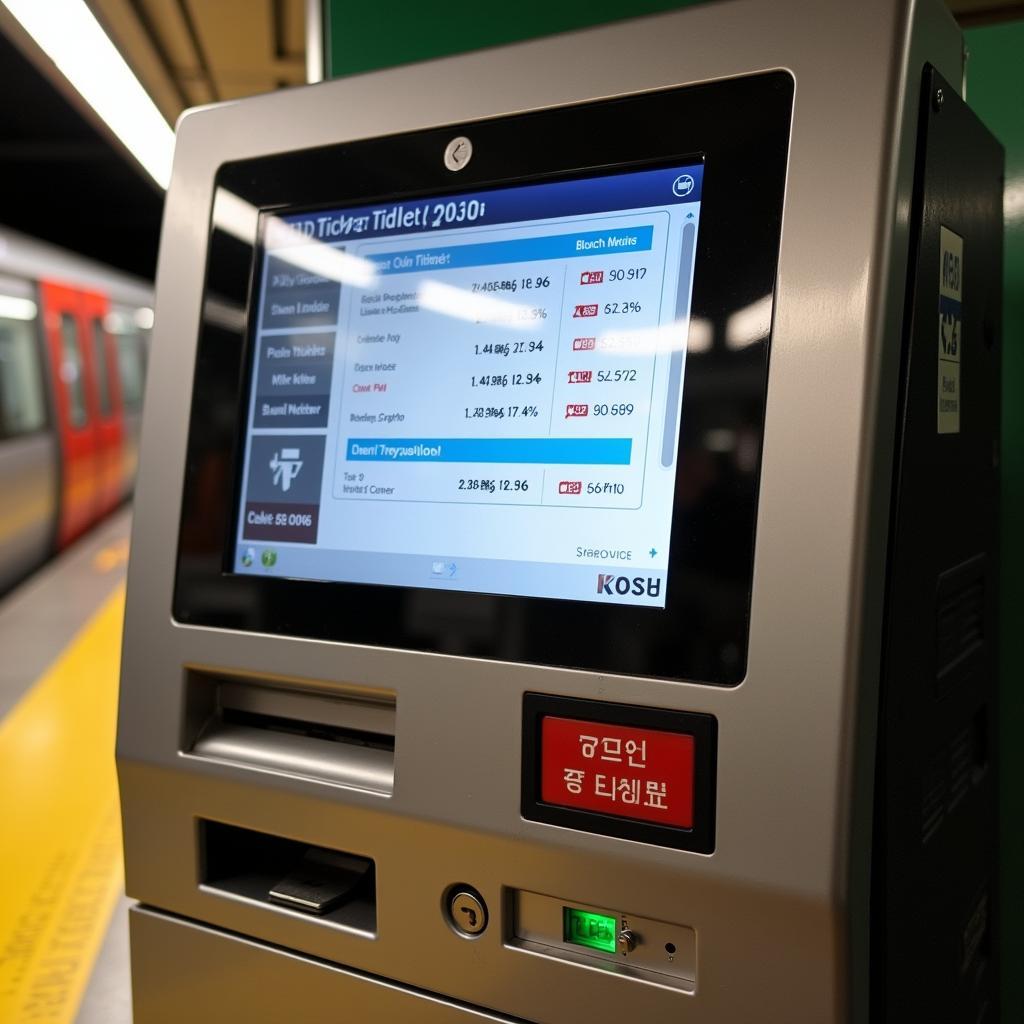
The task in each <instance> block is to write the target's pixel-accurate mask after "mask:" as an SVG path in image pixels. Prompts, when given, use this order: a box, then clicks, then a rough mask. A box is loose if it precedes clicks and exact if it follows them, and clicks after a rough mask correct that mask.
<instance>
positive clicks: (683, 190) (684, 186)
mask: <svg viewBox="0 0 1024 1024" xmlns="http://www.w3.org/2000/svg"><path fill="white" fill-rule="evenodd" d="M693 185H694V181H693V175H692V174H680V175H679V177H678V178H676V180H675V181H673V182H672V194H673V195H675V196H679V198H680V199H682V198H683V196H688V195H689V194H690V193H691V192H692V191H693Z"/></svg>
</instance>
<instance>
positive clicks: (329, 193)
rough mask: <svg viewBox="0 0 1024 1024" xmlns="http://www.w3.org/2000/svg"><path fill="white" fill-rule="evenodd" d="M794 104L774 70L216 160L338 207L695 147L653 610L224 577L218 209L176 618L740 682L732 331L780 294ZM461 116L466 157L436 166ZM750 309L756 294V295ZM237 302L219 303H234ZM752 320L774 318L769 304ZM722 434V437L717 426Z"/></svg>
mask: <svg viewBox="0 0 1024 1024" xmlns="http://www.w3.org/2000/svg"><path fill="white" fill-rule="evenodd" d="M792 100H793V82H792V78H791V77H790V76H789V75H788V74H787V73H785V72H771V73H767V74H761V75H756V76H751V77H748V78H740V79H731V80H728V81H724V82H719V83H712V84H708V85H700V86H689V87H685V88H680V89H673V90H667V91H664V92H658V93H647V94H642V95H638V96H631V97H626V98H621V99H615V100H606V101H601V102H597V103H589V104H584V105H579V106H574V107H565V108H555V109H551V110H546V111H541V112H536V113H530V114H522V115H516V116H513V117H508V118H502V119H495V120H491V121H485V122H480V123H476V124H469V125H452V126H448V127H445V128H440V129H431V130H428V131H421V132H416V133H410V134H407V135H398V136H390V137H384V138H379V139H368V140H360V141H358V142H351V143H344V144H339V145H335V146H328V147H323V148H318V149H313V150H306V151H299V152H291V153H285V154H281V155H277V156H268V157H262V158H258V159H253V160H247V161H242V162H238V163H232V164H225V165H223V166H222V167H221V168H220V170H219V172H218V174H217V179H216V186H217V189H218V190H219V189H224V190H226V191H227V192H228V193H233V194H234V195H236V196H238V197H240V198H241V199H243V200H245V201H246V202H247V203H249V204H251V205H252V206H254V207H256V208H257V209H259V210H261V211H268V210H269V211H289V212H291V211H292V210H296V211H297V210H300V209H303V210H304V209H313V208H339V207H343V206H349V205H363V204H368V203H373V202H380V201H382V200H390V199H401V198H411V197H414V196H423V197H427V196H435V195H443V194H449V193H457V192H467V191H472V190H480V189H485V188H488V187H501V186H503V185H509V184H523V183H525V182H529V181H539V180H551V179H556V178H562V179H565V178H584V177H590V176H593V175H595V174H602V173H605V174H606V173H615V172H618V171H628V170H632V169H636V168H638V167H641V166H645V165H646V166H651V165H655V164H658V165H668V164H685V163H688V162H691V163H692V162H693V161H694V160H695V159H697V160H699V159H701V157H703V161H704V182H703V195H702V199H701V204H702V205H701V215H700V216H701V223H700V229H699V231H698V236H697V254H696V264H695V268H694V287H693V300H692V305H691V315H692V316H693V317H700V318H702V319H705V320H707V321H708V322H709V323H710V324H711V325H712V344H711V345H710V347H709V348H707V350H706V351H702V352H695V351H693V350H692V349H691V351H690V352H689V354H688V355H687V361H686V370H685V375H684V384H683V403H682V418H681V429H680V440H679V456H678V458H677V477H676V498H675V503H674V508H673V519H672V543H671V550H670V556H669V569H668V585H667V590H666V606H665V608H664V609H655V608H644V607H636V606H629V605H618V604H607V605H605V604H599V603H595V602H580V601H568V600H553V599H545V598H527V597H513V596H506V595H493V594H474V593H467V592H457V591H446V592H443V593H439V592H437V591H436V590H427V589H416V588H406V587H392V586H383V585H370V584H354V583H335V582H314V581H309V580H297V579H285V578H280V577H273V576H267V577H261V576H255V575H240V574H233V573H231V572H230V571H228V570H229V568H230V566H231V564H232V556H233V552H234V546H235V539H236V536H237V532H236V524H237V518H236V517H237V513H238V505H239V501H238V499H239V488H240V476H241V472H240V462H241V453H242V452H243V451H244V437H245V426H246V424H245V409H246V407H247V399H248V380H249V371H250V367H249V364H250V362H251V358H250V348H251V341H252V334H253V330H254V324H253V323H252V320H254V316H250V315H249V314H248V313H246V315H245V316H244V317H243V316H239V315H238V314H239V313H240V312H242V311H248V310H250V308H251V307H252V306H253V305H254V301H253V297H252V294H251V292H252V290H253V287H254V285H253V282H254V280H255V278H256V271H257V269H258V267H259V266H260V263H261V260H262V256H261V253H260V251H259V244H258V239H257V237H256V234H257V233H256V231H255V229H254V230H253V237H252V240H251V242H249V243H246V242H242V241H239V240H238V239H237V238H235V237H233V236H231V235H229V234H227V233H226V232H225V231H223V230H221V229H219V228H217V229H215V228H212V227H211V234H210V243H209V249H208V254H207V268H206V279H205V301H204V316H203V321H202V325H201V328H200V333H199V339H198V348H197V358H196V371H195V383H194V390H193V397H192V409H191V416H190V423H189V441H188V456H187V464H186V469H185V480H184V492H183V502H182V519H181V533H180V540H179V548H178V563H177V577H176V583H175V593H174V606H173V612H174V616H175V618H176V619H177V620H178V621H179V622H182V623H190V624H197V625H206V626H220V627H226V628H232V629H240V630H247V631H254V632H264V633H275V634H283V635H292V636H303V637H313V638H318V639H326V640H333V641H343V642H350V643H360V644H372V645H378V646H382V647H392V648H400V649H410V650H429V651H437V652H440V653H447V654H457V655H466V656H473V657H483V658H491V659H498V660H503V661H513V662H528V663H534V664H542V665H555V666H566V667H571V668H581V669H592V670H597V671H602V672H612V673H624V674H630V675H644V676H656V677H663V678H670V679H687V680H692V681H697V682H706V683H713V684H719V685H734V684H736V683H738V682H740V681H741V680H742V678H743V676H744V674H745V670H746V652H747V631H748V620H749V609H750V589H751V578H752V572H753V550H754V525H755V519H756V511H757V486H758V477H759V472H760V450H761V436H762V431H763V420H764V405H765V396H766V390H767V369H768V337H767V336H764V337H760V338H758V337H756V336H755V337H754V338H743V339H741V341H743V344H736V343H735V340H734V342H733V343H731V344H730V343H727V336H728V330H727V324H728V322H729V318H730V317H731V316H733V314H735V313H737V312H740V311H743V310H745V309H747V308H748V307H751V306H753V305H754V304H755V303H757V302H758V300H763V299H764V297H765V296H769V297H770V296H772V295H773V293H774V287H775V276H776V268H777V261H778V247H779V235H780V229H781V218H782V202H783V193H784V188H785V178H786V161H787V152H788V146H789V124H790V114H791V108H792ZM459 134H465V135H468V136H469V137H470V138H471V139H472V142H473V158H472V160H471V162H470V164H469V165H468V166H467V167H466V168H465V169H464V170H462V171H460V172H451V171H448V170H447V169H446V168H445V166H444V163H443V160H442V154H443V152H444V148H445V146H446V145H447V143H448V142H449V140H450V139H451V138H452V137H453V136H455V135H459ZM759 308H761V309H763V306H762V307H759ZM232 309H233V311H234V312H233V314H232ZM765 322H769V321H768V319H767V318H766V320H765ZM730 438H731V439H732V447H730V445H729V443H728V442H729V439H730Z"/></svg>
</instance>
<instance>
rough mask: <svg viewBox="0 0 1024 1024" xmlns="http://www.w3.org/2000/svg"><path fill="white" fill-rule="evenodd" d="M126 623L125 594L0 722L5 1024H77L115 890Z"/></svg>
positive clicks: (0, 1003) (0, 958) (0, 996)
mask: <svg viewBox="0 0 1024 1024" xmlns="http://www.w3.org/2000/svg"><path fill="white" fill-rule="evenodd" d="M123 618H124V587H123V586H121V587H119V588H118V589H117V591H116V592H115V593H114V594H113V595H112V596H111V597H110V598H109V599H108V600H107V602H106V603H105V604H104V605H103V606H102V607H101V608H100V610H99V611H98V612H97V613H96V614H95V615H94V616H93V618H92V619H91V620H90V621H89V623H88V624H87V625H86V626H85V627H84V628H83V629H82V631H81V632H80V633H79V634H78V635H77V636H76V637H75V639H74V640H73V641H72V642H71V644H70V645H69V646H68V647H67V648H66V650H65V651H64V653H63V654H62V655H61V656H60V657H59V658H58V660H57V661H56V662H55V663H54V664H53V666H52V667H51V668H50V669H49V670H48V671H47V672H46V674H45V675H44V676H42V677H41V678H40V679H39V680H38V682H36V683H35V685H34V686H33V687H32V689H31V690H29V691H28V693H26V694H25V696H24V697H23V698H22V699H21V701H20V702H19V703H18V704H17V705H16V706H15V707H14V708H13V709H12V710H11V712H10V713H9V714H8V715H7V717H6V718H5V719H4V720H3V721H2V722H0V1022H3V1024H15V1022H16V1024H22V1022H26V1024H62V1022H65V1021H67V1022H70V1021H72V1020H74V1018H75V1015H76V1013H77V1011H78V1005H79V1003H80V1002H81V999H82V994H83V992H84V991H85V986H86V983H87V982H88V980H89V975H90V973H91V971H92V966H93V962H94V961H95V959H96V955H97V953H98V952H99V948H100V944H101V943H102V941H103V937H104V934H105V933H106V930H107V925H108V923H109V921H110V914H111V911H112V910H113V907H114V903H115V901H116V899H117V896H118V893H119V892H120V890H121V886H122V884H123V883H122V875H123V870H122V864H121V824H120V817H119V814H118V804H117V777H116V774H115V770H114V726H115V720H116V718H117V679H118V666H119V663H120V656H121V622H122V620H123ZM12 639H13V640H14V641H15V642H16V639H17V638H12ZM0 642H2V640H0ZM9 642H10V641H9ZM0 657H3V652H2V650H0Z"/></svg>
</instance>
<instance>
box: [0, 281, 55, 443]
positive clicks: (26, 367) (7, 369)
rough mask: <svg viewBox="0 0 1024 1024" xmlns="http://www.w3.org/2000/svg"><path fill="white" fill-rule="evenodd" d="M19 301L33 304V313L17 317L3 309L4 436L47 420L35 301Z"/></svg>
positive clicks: (0, 424)
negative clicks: (6, 314)
mask: <svg viewBox="0 0 1024 1024" xmlns="http://www.w3.org/2000/svg"><path fill="white" fill-rule="evenodd" d="M0 298H3V297H2V296H0ZM19 301H23V302H24V308H25V309H26V311H27V310H28V307H29V306H31V307H33V308H32V310H31V316H27V315H26V316H25V317H24V318H22V317H21V316H19V317H18V318H17V319H15V318H13V317H7V316H4V315H3V312H2V311H0V437H16V436H19V435H22V434H31V433H34V432H35V431H37V430H41V429H42V428H43V426H44V425H45V423H46V399H45V397H44V394H43V373H42V366H41V363H40V352H39V345H38V342H37V339H36V330H35V309H34V303H32V302H30V301H29V300H19Z"/></svg>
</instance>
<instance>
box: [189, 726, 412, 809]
mask: <svg viewBox="0 0 1024 1024" xmlns="http://www.w3.org/2000/svg"><path fill="white" fill-rule="evenodd" d="M191 756H192V757H198V758H206V759H208V760H212V761H222V762H224V763H225V764H233V765H238V766H239V767H243V768H244V767H250V768H259V769H262V770H264V771H276V772H281V773H283V774H286V775H293V776H296V777H298V778H304V779H311V780H320V781H321V782H335V783H337V784H338V785H340V786H348V787H349V788H351V789H361V790H366V791H367V792H370V793H381V794H383V795H387V794H389V793H390V792H391V790H392V786H393V783H394V777H395V758H394V754H392V753H391V751H389V750H378V749H376V748H374V747H364V746H356V745H354V744H350V743H336V742H333V741H331V740H322V739H317V738H316V737H314V736H296V735H293V734H291V733H284V732H275V731H274V730H271V729H258V728H253V727H252V726H247V725H232V724H230V723H227V722H221V723H219V724H217V725H215V726H212V727H211V728H210V729H209V730H208V731H207V732H205V733H204V734H203V735H202V736H200V738H199V739H198V740H196V743H195V746H193V748H192V752H191Z"/></svg>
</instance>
